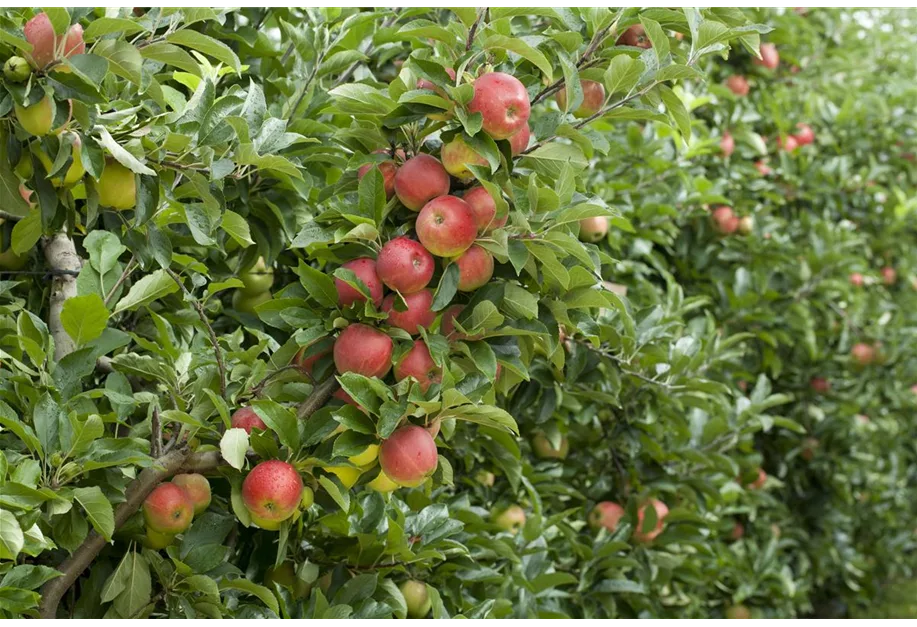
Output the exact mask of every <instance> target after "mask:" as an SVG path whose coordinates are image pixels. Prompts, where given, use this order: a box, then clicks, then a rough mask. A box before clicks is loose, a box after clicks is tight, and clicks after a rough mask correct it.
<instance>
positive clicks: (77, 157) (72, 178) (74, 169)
mask: <svg viewBox="0 0 917 627" xmlns="http://www.w3.org/2000/svg"><path fill="white" fill-rule="evenodd" d="M82 143H83V142H82V141H81V140H80V136H79V135H76V134H74V136H73V145H72V146H71V149H70V150H71V152H70V154H71V157H72V158H73V161H72V163H71V164H70V167H69V168H67V172H66V173H65V174H64V178H63V180H62V179H61V177H59V176H55V177H54V178H52V179H51V184H52V185H54V187H60V186H61V185H63V186H64V187H70V186H71V185H74V184H76V183H77V182H79V181H80V179H82V178H83V175H84V174H86V168H84V167H83V155H82V150H81V147H82ZM33 150H34V152H35V155H36V156H37V157H38V160H39V161H41V164H42V165H43V166H44V168H45V172H50V171H51V166H52V165H54V162H53V161H52V160H51V157H49V156H48V155H47V154H45V151H44V150H42V149H41V148H40V147H37V146H36V147H35V148H33Z"/></svg>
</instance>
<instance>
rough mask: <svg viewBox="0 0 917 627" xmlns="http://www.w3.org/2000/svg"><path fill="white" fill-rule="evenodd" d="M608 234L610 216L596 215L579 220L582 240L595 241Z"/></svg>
mask: <svg viewBox="0 0 917 627" xmlns="http://www.w3.org/2000/svg"><path fill="white" fill-rule="evenodd" d="M606 235H608V218H606V217H605V216H595V217H593V218H584V219H583V220H580V221H579V238H580V241H582V242H591V243H593V244H594V243H595V242H598V241H601V240H603V239H605V236H606Z"/></svg>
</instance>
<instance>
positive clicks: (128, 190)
mask: <svg viewBox="0 0 917 627" xmlns="http://www.w3.org/2000/svg"><path fill="white" fill-rule="evenodd" d="M98 189H99V204H100V205H102V206H103V207H111V208H113V209H133V208H134V205H136V204H137V179H136V177H135V175H134V173H133V172H132V171H131V170H130V169H128V168H125V167H124V166H123V165H121V164H120V163H118V162H117V161H115V160H114V159H107V160H106V161H105V169H104V170H102V176H101V177H100V178H99V185H98Z"/></svg>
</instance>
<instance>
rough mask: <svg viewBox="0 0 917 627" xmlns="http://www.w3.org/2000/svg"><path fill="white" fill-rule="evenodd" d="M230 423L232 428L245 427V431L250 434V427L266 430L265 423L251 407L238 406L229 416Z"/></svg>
mask: <svg viewBox="0 0 917 627" xmlns="http://www.w3.org/2000/svg"><path fill="white" fill-rule="evenodd" d="M230 424H231V425H232V428H233V429H245V433H248V434H251V432H252V429H260V430H261V431H267V430H268V428H267V425H266V424H264V421H263V420H261V418H259V417H258V414H256V413H255V410H254V409H252V408H251V407H240V408H239V409H237V410H236V411H235V413H233V415H232V418H230Z"/></svg>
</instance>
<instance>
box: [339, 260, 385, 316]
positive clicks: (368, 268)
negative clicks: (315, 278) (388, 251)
mask: <svg viewBox="0 0 917 627" xmlns="http://www.w3.org/2000/svg"><path fill="white" fill-rule="evenodd" d="M341 267H342V268H345V269H347V270H351V271H352V272H353V273H354V274H356V275H357V278H358V279H360V280H361V281H363V284H364V285H366V287H367V288H368V289H369V294H370V296H371V297H372V300H373V304H374V305H375V306H376V307H378V306H379V304H380V303H382V281H381V280H380V279H379V275H378V274H377V273H376V262H375V260H373V259H370V258H369V257H361V258H360V259H354V260H352V261H348V262H347V263H345V264H343V265H342V266H341ZM334 287H335V288H337V292H338V304H340V305H341V307H350V306H351V305H352V304H354V303H362V302H364V301H366V297H365V296H364V295H363V294H361V293H360V292H359V291H358V290H357V289H356V288H354V287H351V286H350V285H348V284H347V283H345V282H344V281H342V280H341V279H338V278H335V279H334Z"/></svg>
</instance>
